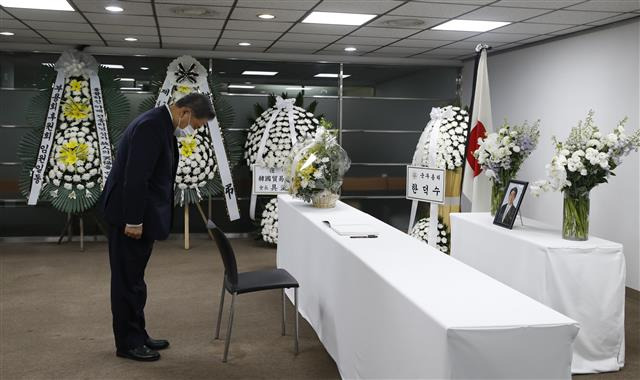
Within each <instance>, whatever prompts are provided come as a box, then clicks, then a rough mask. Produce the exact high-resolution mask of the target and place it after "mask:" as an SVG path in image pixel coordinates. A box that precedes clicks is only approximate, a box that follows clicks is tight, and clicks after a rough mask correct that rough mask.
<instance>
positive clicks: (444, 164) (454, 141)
mask: <svg viewBox="0 0 640 380" xmlns="http://www.w3.org/2000/svg"><path fill="white" fill-rule="evenodd" d="M443 114H444V115H447V116H449V117H447V118H445V119H444V120H443V121H442V123H441V124H440V133H439V134H438V141H437V144H436V149H437V153H436V167H439V168H445V169H447V170H456V169H457V168H459V167H462V165H463V164H464V153H465V149H466V141H467V130H468V129H469V113H468V112H467V111H465V110H463V109H461V108H460V107H453V106H447V107H444V108H443ZM430 145H431V136H430V135H428V136H427V137H426V140H425V143H424V146H423V147H422V148H423V149H424V154H423V155H422V162H419V163H418V164H419V165H422V166H428V162H427V160H428V158H429V157H430V152H429V147H430Z"/></svg>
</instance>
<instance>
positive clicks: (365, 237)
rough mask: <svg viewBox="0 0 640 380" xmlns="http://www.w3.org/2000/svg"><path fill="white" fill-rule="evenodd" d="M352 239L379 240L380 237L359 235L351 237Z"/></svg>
mask: <svg viewBox="0 0 640 380" xmlns="http://www.w3.org/2000/svg"><path fill="white" fill-rule="evenodd" d="M349 237H350V238H351V239H358V238H362V239H373V238H377V237H378V235H357V236H349Z"/></svg>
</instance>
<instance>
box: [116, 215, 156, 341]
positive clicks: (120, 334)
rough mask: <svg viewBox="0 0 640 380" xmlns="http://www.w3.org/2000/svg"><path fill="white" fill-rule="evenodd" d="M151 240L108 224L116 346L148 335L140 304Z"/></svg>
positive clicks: (145, 338) (144, 338)
mask: <svg viewBox="0 0 640 380" xmlns="http://www.w3.org/2000/svg"><path fill="white" fill-rule="evenodd" d="M153 242H154V241H153V240H149V239H145V238H144V235H143V238H142V239H132V238H130V237H128V236H126V235H125V234H124V226H114V225H110V226H109V263H110V265H111V314H112V315H113V335H114V337H115V341H116V349H117V350H119V351H127V350H130V349H132V348H135V347H139V346H142V345H143V344H144V343H145V341H146V340H147V338H148V337H149V335H148V334H147V331H146V330H145V320H144V305H145V303H146V301H147V284H146V283H145V282H144V270H145V268H146V267H147V263H148V262H149V257H150V256H151V250H152V249H153Z"/></svg>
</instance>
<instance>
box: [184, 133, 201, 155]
mask: <svg viewBox="0 0 640 380" xmlns="http://www.w3.org/2000/svg"><path fill="white" fill-rule="evenodd" d="M197 145H198V142H197V141H196V139H195V138H194V137H193V136H187V137H184V138H182V139H181V140H180V154H181V155H183V156H184V157H190V156H191V155H192V154H193V153H194V152H195V151H196V147H197Z"/></svg>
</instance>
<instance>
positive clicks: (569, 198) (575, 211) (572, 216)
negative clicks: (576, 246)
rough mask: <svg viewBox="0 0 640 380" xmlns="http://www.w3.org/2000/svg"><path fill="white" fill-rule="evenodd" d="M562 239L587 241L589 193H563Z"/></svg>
mask: <svg viewBox="0 0 640 380" xmlns="http://www.w3.org/2000/svg"><path fill="white" fill-rule="evenodd" d="M562 238H563V239H566V240H587V239H589V193H588V192H586V193H582V194H570V193H567V192H565V193H564V207H563V213H562Z"/></svg>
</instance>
